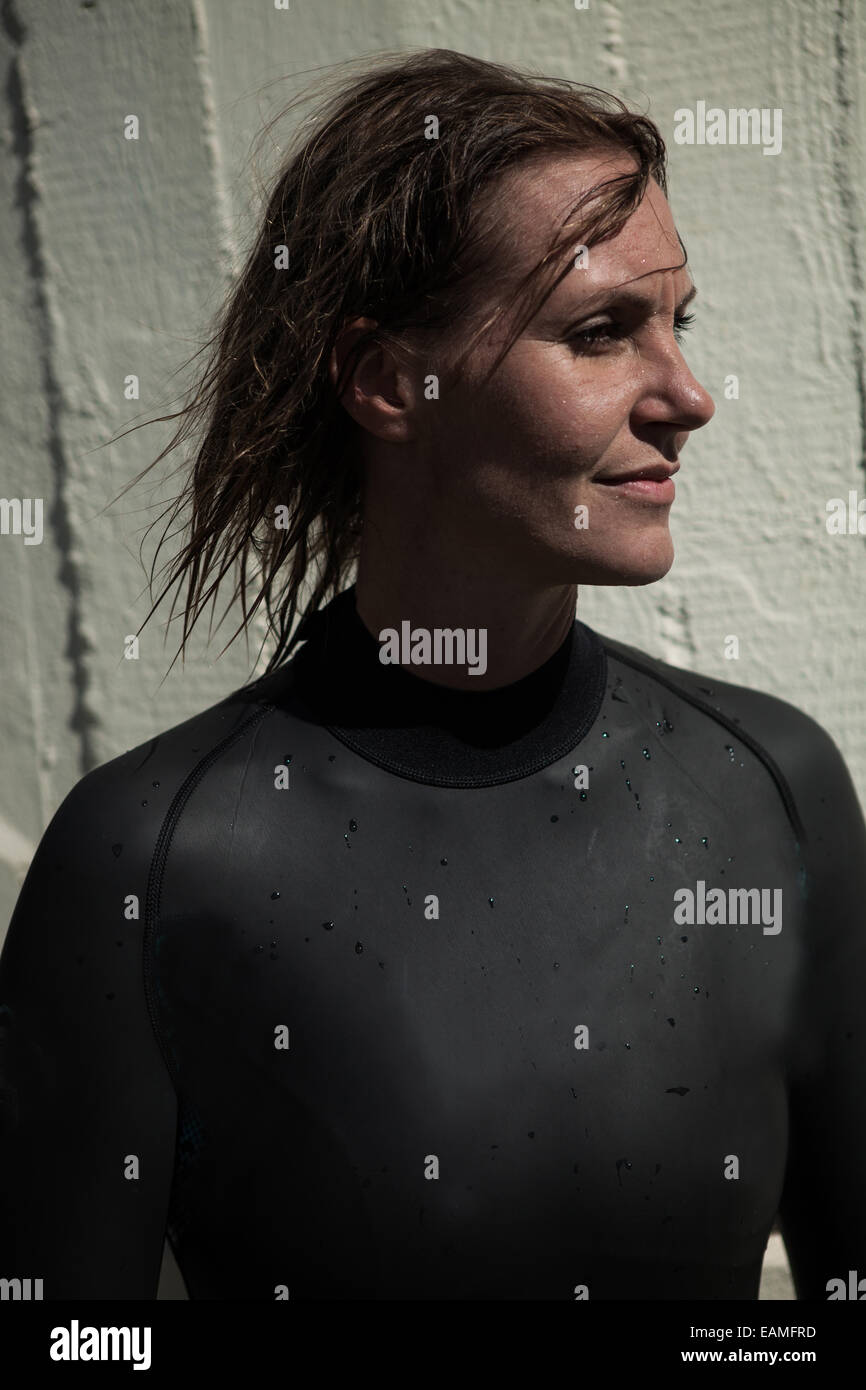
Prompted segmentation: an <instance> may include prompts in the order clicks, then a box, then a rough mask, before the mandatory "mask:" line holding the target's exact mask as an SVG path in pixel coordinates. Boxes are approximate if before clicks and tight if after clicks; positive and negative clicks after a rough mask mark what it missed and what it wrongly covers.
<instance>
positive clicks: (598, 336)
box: [568, 314, 695, 351]
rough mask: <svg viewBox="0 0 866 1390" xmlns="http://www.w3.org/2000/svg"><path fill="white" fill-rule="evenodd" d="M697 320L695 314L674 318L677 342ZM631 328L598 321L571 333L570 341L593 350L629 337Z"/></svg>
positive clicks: (680, 315) (579, 347) (679, 315)
mask: <svg viewBox="0 0 866 1390" xmlns="http://www.w3.org/2000/svg"><path fill="white" fill-rule="evenodd" d="M694 321H695V316H694V314H677V315H676V317H675V318H674V337H675V338H676V340H677V342H678V343H679V342H682V335H683V333H685V332H686V331H687V330H688V329H689V328H691V326H692V324H693V323H694ZM628 333H629V329H628V326H627V325H626V324H623V323H597V324H595V325H594V326H593V327H592V328H582V329H581V330H580V331H579V332H578V333H572V334H570V335H569V338H568V341H569V343H571V344H572V345H573V346H574V347H575V349H576V350H578V351H580V350H581V349H584V350H587V349H588V350H589V351H592V349H593V348H597V347H604V346H605V345H606V344H607V343H614V342H619V341H620V340H621V339H623V338H626V337H628Z"/></svg>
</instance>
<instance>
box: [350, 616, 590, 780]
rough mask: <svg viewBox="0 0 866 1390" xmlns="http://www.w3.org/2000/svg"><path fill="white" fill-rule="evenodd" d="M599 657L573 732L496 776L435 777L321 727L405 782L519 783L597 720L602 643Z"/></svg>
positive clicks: (570, 747) (570, 746) (579, 739)
mask: <svg viewBox="0 0 866 1390" xmlns="http://www.w3.org/2000/svg"><path fill="white" fill-rule="evenodd" d="M599 655H600V660H599V662H598V669H597V671H596V677H595V684H594V686H593V690H592V694H591V698H590V701H589V704H588V707H587V709H586V711H585V713H584V716H583V718H582V720H581V721H580V722H579V724H578V725H577V726H576V728H575V729H572V730H571V731H570V732H569V734H568V736H567V738H566V739H563V740H562V741H561V742H560V743H559V744H557V746H556V748H555V749H553V750H552V751H550V752H548V753H546V754H542V755H539V756H537V757H536V758H534V759H533V760H532V761H531V762H530V763H525V764H522V765H521V766H520V767H518V768H515V769H512V771H511V772H509V773H505V774H501V775H499V776H492V775H491V776H484V775H483V774H479V775H478V776H477V777H447V778H441V777H437V776H436V774H435V773H431V772H430V770H429V769H425V768H413V767H410V766H408V765H407V764H405V763H401V762H396V761H392V760H391V759H389V758H384V757H382V756H381V755H380V754H374V753H371V752H370V751H369V749H367V748H366V747H365V746H364V745H363V743H361V742H360V741H355V740H354V739H353V738H352V736H351V734H350V733H349V731H348V730H347V729H346V728H344V727H343V726H341V725H338V724H325V725H324V726H323V727H324V728H326V729H327V730H328V733H330V734H332V735H333V737H334V738H336V739H338V740H339V742H340V743H342V744H343V745H344V746H345V747H346V748H349V749H351V751H352V752H353V753H357V754H358V756H359V757H361V758H364V759H365V761H367V762H370V763H373V764H375V766H376V767H380V768H382V769H383V770H384V771H385V772H391V773H393V774H394V775H395V776H397V777H403V778H405V779H406V780H407V781H410V782H420V783H422V784H423V785H424V786H425V787H448V788H453V789H454V790H457V791H465V790H474V789H477V788H481V787H500V786H505V785H506V784H507V783H509V782H519V781H522V780H523V779H524V778H525V777H531V776H533V775H534V774H535V773H536V772H541V771H542V770H543V769H544V768H546V767H551V766H552V765H553V764H554V763H556V762H558V761H559V759H560V758H564V757H565V756H566V754H567V753H570V752H571V751H572V750H573V749H574V748H576V747H577V745H578V744H579V743H581V742H582V741H583V739H585V738H586V736H587V734H588V733H589V731H590V729H591V728H592V726H593V724H594V723H595V721H596V720H597V718H598V715H599V712H600V710H601V707H602V704H603V702H604V693H605V689H606V686H607V651H606V650H605V647H604V644H603V643H601V642H600V641H599Z"/></svg>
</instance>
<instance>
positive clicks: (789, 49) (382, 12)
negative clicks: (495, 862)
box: [0, 0, 866, 1287]
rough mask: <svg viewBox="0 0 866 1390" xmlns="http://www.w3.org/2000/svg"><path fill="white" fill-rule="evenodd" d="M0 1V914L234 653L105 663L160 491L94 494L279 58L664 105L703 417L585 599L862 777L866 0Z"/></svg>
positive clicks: (229, 228)
mask: <svg viewBox="0 0 866 1390" xmlns="http://www.w3.org/2000/svg"><path fill="white" fill-rule="evenodd" d="M277 3H278V4H280V3H282V0H277ZM2 15H3V19H2V23H0V67H2V74H0V75H2V88H3V92H4V94H5V95H4V100H3V103H2V108H0V109H2V116H0V120H2V157H0V286H2V288H0V295H2V318H0V361H2V364H3V371H2V380H0V437H2V441H3V448H2V466H0V482H2V486H0V493H2V495H3V496H5V497H7V498H8V497H21V498H25V497H41V498H43V499H44V509H45V522H44V539H43V542H42V544H41V545H32V546H25V545H24V543H23V537H21V536H11V535H7V536H0V593H2V596H3V602H2V611H0V643H2V653H3V687H2V689H3V700H2V707H0V721H2V754H0V757H2V778H0V931H2V930H3V928H4V927H5V923H6V921H7V920H8V917H9V914H10V912H11V909H12V906H13V904H14V900H15V897H16V894H17V890H18V887H19V885H20V882H21V880H22V878H23V874H24V871H25V869H26V866H27V863H28V861H29V858H30V855H31V854H32V850H33V847H34V845H35V843H36V841H37V840H38V838H39V836H40V835H41V833H42V831H43V829H44V827H45V825H46V824H47V821H48V819H49V818H50V815H51V814H52V812H53V810H54V809H55V807H56V806H57V805H58V804H59V802H60V800H61V799H62V797H63V795H64V794H65V792H66V791H67V790H68V789H69V788H70V787H71V786H72V784H73V783H74V782H75V781H76V780H77V779H78V777H79V776H80V775H81V774H82V773H83V772H84V771H86V770H87V769H88V768H90V767H92V766H94V765H96V764H97V763H99V762H103V761H105V760H106V759H108V758H110V757H112V756H114V755H115V754H117V753H119V752H122V751H123V750H124V749H126V748H128V747H131V746H133V745H134V744H136V743H138V742H140V741H141V740H143V739H145V738H146V737H148V736H149V735H150V734H152V733H154V732H156V731H158V730H159V729H162V728H166V727H168V726H170V725H171V724H173V723H176V722H177V721H179V720H180V719H183V718H185V717H186V716H187V715H189V714H191V713H193V712H195V711H196V710H198V709H201V708H203V707H205V706H206V705H208V704H211V703H213V702H214V701H215V700H217V699H218V698H220V697H221V696H222V695H224V694H226V693H227V692H228V691H230V690H231V689H233V688H234V687H236V686H237V685H239V684H242V683H243V681H244V680H246V679H247V677H248V675H249V671H250V667H249V664H248V661H247V658H246V655H245V653H244V651H243V649H242V648H241V647H236V648H233V649H231V650H230V652H229V653H227V654H226V655H225V656H224V657H222V658H221V659H220V660H219V662H218V663H216V662H215V661H214V658H215V656H216V653H217V651H218V650H219V645H220V644H217V645H215V646H214V647H213V649H212V654H211V658H208V656H207V654H206V653H205V652H204V650H203V648H202V645H201V644H199V645H198V647H197V648H196V651H195V654H194V656H193V657H192V658H191V659H190V660H188V662H187V664H186V668H185V670H184V671H182V672H181V671H180V669H179V668H176V669H175V671H174V672H173V673H172V675H171V676H170V677H169V678H168V679H167V680H166V681H165V683H164V684H162V683H161V682H162V680H163V677H164V675H165V671H166V668H167V666H168V662H169V659H170V656H171V655H172V654H173V650H174V647H173V645H172V644H171V643H169V645H168V646H167V647H164V646H163V645H162V641H161V638H160V635H159V630H158V628H157V627H155V626H154V627H152V628H150V627H149V628H148V629H146V630H145V635H144V638H143V641H142V647H141V659H140V660H139V661H125V660H124V659H123V639H124V636H125V635H126V634H127V633H130V632H133V631H134V630H135V629H136V627H137V626H138V624H139V623H140V621H141V619H142V617H143V615H144V613H145V611H146V603H145V598H144V577H143V571H142V569H141V567H140V565H139V562H138V560H137V550H138V546H139V543H140V541H141V539H142V535H143V528H144V526H145V525H146V524H147V522H148V520H150V519H152V517H153V515H154V514H155V513H154V512H153V510H150V511H148V508H151V507H152V506H153V504H154V501H155V499H156V498H158V497H159V496H162V497H163V498H165V497H167V496H169V495H170V484H168V485H164V486H162V488H160V489H156V490H154V488H153V486H152V484H151V485H146V486H142V487H140V488H137V489H135V490H134V491H133V492H132V493H131V494H128V495H127V496H126V498H125V499H124V500H123V501H122V502H121V503H119V504H118V505H116V506H114V507H112V508H110V509H109V510H107V511H106V510H105V508H106V506H107V504H108V503H109V502H110V500H111V499H112V497H114V496H116V495H117V493H119V491H120V489H121V488H122V487H123V486H124V485H125V484H126V483H127V482H128V481H129V480H130V479H131V478H132V477H133V476H134V475H135V474H136V472H137V471H138V470H139V469H141V468H142V467H144V465H145V464H146V463H148V462H149V461H150V460H151V459H152V458H153V457H155V455H156V454H157V453H158V451H159V449H160V448H161V447H162V446H163V444H164V443H165V442H166V441H167V439H168V434H169V431H168V427H167V426H152V427H149V428H148V429H146V430H142V431H140V432H137V433H135V434H133V435H131V436H129V437H128V438H126V439H125V440H122V441H121V442H120V443H118V444H116V445H113V446H111V447H110V448H101V447H99V446H100V445H101V444H103V442H104V441H105V440H106V439H107V438H109V437H110V436H111V435H113V434H114V433H115V432H117V431H118V430H120V429H122V428H124V427H126V426H128V425H130V424H132V423H134V422H136V421H138V420H143V419H146V418H148V417H150V416H152V415H155V414H160V413H164V412H165V411H166V410H167V409H171V408H172V405H171V402H172V401H174V400H175V399H176V398H177V397H178V396H179V393H180V389H181V386H182V384H183V379H181V380H180V381H178V380H175V381H174V382H172V381H171V380H170V373H171V372H172V371H174V370H175V369H176V368H177V367H178V365H179V364H180V363H181V362H182V361H183V359H184V358H185V357H186V356H187V355H188V354H189V353H190V351H191V350H192V349H193V347H194V346H195V344H196V341H200V340H201V334H202V332H203V330H204V328H205V326H206V323H207V319H208V316H209V315H210V314H211V313H212V312H213V311H214V310H215V309H216V307H217V305H218V304H219V302H220V300H221V298H222V296H223V294H224V293H225V290H226V288H227V286H228V284H229V281H230V275H231V271H232V266H233V264H236V262H237V248H238V247H240V246H242V245H243V243H244V240H245V238H246V236H247V235H248V233H249V230H250V226H251V223H250V207H251V203H250V199H251V195H252V193H253V181H252V178H251V174H250V171H249V169H246V168H245V167H244V166H245V161H246V159H247V155H248V152H249V147H250V142H251V140H252V138H253V136H254V135H255V134H256V132H257V131H258V130H259V129H260V127H261V124H262V122H263V120H264V119H266V118H267V117H268V116H269V115H271V114H273V113H274V112H275V111H276V110H277V109H279V107H280V106H282V104H283V102H284V101H285V99H286V98H287V96H288V95H289V94H290V92H292V91H294V90H295V89H296V86H297V82H298V79H297V78H294V80H291V81H290V80H289V79H293V75H296V74H300V73H305V74H306V76H305V77H304V78H303V79H301V80H302V81H309V80H310V78H311V77H312V76H313V73H312V71H311V70H312V69H315V68H318V67H321V66H322V65H328V64H333V63H335V62H337V61H339V60H342V59H345V58H352V57H358V56H361V55H370V56H374V55H376V54H377V53H379V52H380V51H382V50H384V49H400V48H414V47H427V46H436V47H447V48H456V49H460V50H463V51H466V52H470V53H474V54H478V55H479V56H482V57H488V58H492V59H495V60H498V61H503V62H514V63H519V64H524V65H528V66H530V67H532V68H534V69H536V70H538V71H540V72H546V73H549V74H552V75H561V76H567V77H572V78H577V79H579V80H582V81H586V82H590V83H594V84H597V85H600V86H603V87H605V86H606V87H609V88H612V89H613V90H615V91H617V92H618V93H619V94H620V95H621V96H623V97H625V98H626V99H627V100H629V101H630V102H631V103H632V104H634V105H637V106H639V107H640V108H641V109H645V110H646V111H647V112H648V114H649V115H651V116H652V117H653V118H654V119H655V120H656V122H657V123H658V124H659V126H660V127H661V130H662V133H663V135H664V136H665V138H666V139H667V140H668V143H669V146H670V156H671V157H670V177H671V199H672V203H673V207H674V211H675V214H676V216H677V220H678V225H679V229H680V233H681V235H682V237H683V239H684V241H685V243H686V246H687V247H688V250H689V256H690V261H691V265H692V269H693V274H694V276H695V279H696V281H697V283H698V285H699V287H700V327H699V328H698V329H697V330H696V331H695V332H694V333H693V334H692V337H691V339H690V340H689V342H690V346H689V348H688V351H689V356H690V360H691V362H692V364H693V366H694V369H695V371H696V373H697V375H698V376H699V378H700V379H701V380H702V381H703V382H704V384H705V385H706V387H707V389H708V390H709V391H710V393H711V394H712V395H713V397H714V398H715V399H716V402H717V412H716V416H715V419H714V420H713V422H712V424H711V425H710V426H709V427H708V428H707V429H706V430H702V431H700V433H699V434H698V435H697V436H696V437H695V439H694V440H693V441H692V443H691V444H690V446H689V449H688V450H687V452H686V454H685V455H684V460H683V462H684V467H683V470H682V472H681V473H680V475H679V478H678V484H677V486H678V501H677V505H676V508H675V511H674V521H673V526H674V529H675V537H676V541H677V551H678V558H677V562H676V565H675V567H674V569H673V570H672V572H671V573H670V575H669V576H668V577H667V578H666V579H665V580H663V581H662V582H661V583H659V584H656V585H653V586H650V587H649V588H646V589H623V590H585V591H584V592H583V593H582V595H581V600H580V606H579V613H580V615H581V616H582V617H583V618H584V619H585V620H586V621H588V622H590V623H592V624H594V625H595V626H597V627H598V628H600V629H601V630H602V631H603V632H606V633H608V634H610V635H611V636H614V637H619V638H621V639H623V640H625V641H628V642H631V643H633V644H635V645H637V646H640V647H643V648H645V649H646V650H648V651H650V652H652V653H654V654H657V655H660V656H662V657H664V658H666V659H667V660H669V661H674V662H676V663H678V664H681V665H685V666H688V667H692V668H694V669H698V670H701V671H704V672H706V673H709V674H715V675H716V676H717V677H718V678H720V679H725V680H729V681H734V682H736V683H739V684H744V685H753V686H757V687H760V688H761V689H764V690H767V691H770V692H772V693H774V694H778V695H781V696H783V697H784V698H786V699H788V700H790V701H791V702H792V703H794V704H797V705H799V706H801V707H802V708H803V709H805V710H807V711H808V712H809V713H810V714H811V715H813V716H814V717H815V718H817V719H818V720H819V721H820V722H821V723H823V724H824V725H825V727H826V728H827V729H828V730H829V731H830V733H831V734H832V735H833V736H834V738H835V739H836V740H837V742H838V743H839V745H840V747H841V748H842V750H843V752H844V754H845V755H846V757H847V759H848V762H849V766H850V767H851V770H852V773H853V775H854V777H855V780H856V781H857V784H858V787H859V790H860V794H861V799H863V800H866V681H864V674H866V667H864V655H863V614H864V613H866V567H864V558H866V541H864V538H863V537H862V536H858V535H854V536H831V535H829V534H828V532H827V529H826V525H825V518H826V512H825V506H826V502H827V500H828V499H829V498H833V497H845V498H847V495H848V493H849V491H850V490H855V491H856V492H857V496H858V498H863V497H864V496H866V475H864V465H866V366H864V362H866V331H864V275H866V269H864V267H866V235H864V225H866V219H864V198H866V168H864V159H863V153H862V151H863V148H864V144H863V142H864V133H866V132H864V125H866V121H864V84H866V63H864V50H866V7H863V6H859V7H858V6H857V5H856V4H855V3H854V0H839V3H835V4H830V3H829V0H827V2H826V3H814V0H764V2H763V3H762V4H761V5H760V6H756V5H755V4H754V3H753V0H728V3H726V4H724V5H712V4H708V3H706V0H656V2H655V3H651V4H650V3H647V0H619V3H617V4H614V3H607V0H588V5H587V8H586V9H585V10H578V9H577V8H576V7H575V4H574V2H573V0H423V2H422V0H289V3H288V8H286V9H277V8H276V5H275V3H274V0H146V3H145V0H8V3H7V4H6V5H5V6H4V7H3V10H2ZM700 100H703V101H705V102H706V103H707V104H708V105H709V106H713V105H716V106H720V107H723V108H725V109H727V108H729V107H731V106H757V107H759V108H764V107H766V108H771V109H772V108H781V109H782V112H783V127H782V132H783V143H782V151H781V153H780V154H778V155H777V156H765V155H764V154H763V153H762V150H761V148H760V147H754V146H737V145H735V146H709V145H704V146H699V145H694V146H679V145H676V144H674V143H673V128H674V112H675V111H676V110H677V109H678V108H681V107H685V106H689V107H694V106H695V104H696V103H697V102H698V101H700ZM129 114H135V115H137V116H138V117H139V120H140V123H141V134H140V139H139V140H137V141H128V140H126V139H124V137H123V124H124V119H125V117H126V116H127V115H129ZM132 373H134V374H136V375H137V376H138V377H139V379H140V383H141V396H140V400H139V401H137V402H130V401H129V400H127V399H125V396H124V380H125V378H126V377H127V376H128V375H129V374H132ZM730 374H735V375H736V376H737V378H738V379H739V399H737V400H727V399H725V395H724V383H725V379H726V378H727V377H728V376H729V375H730ZM145 553H146V554H149V553H151V551H146V552H145ZM731 634H733V635H736V636H737V637H738V638H739V642H740V655H739V659H738V660H736V661H731V660H727V659H726V658H725V656H724V643H725V638H726V637H727V636H729V635H731ZM226 635H227V634H226ZM774 1277H775V1276H774ZM774 1287H778V1285H774Z"/></svg>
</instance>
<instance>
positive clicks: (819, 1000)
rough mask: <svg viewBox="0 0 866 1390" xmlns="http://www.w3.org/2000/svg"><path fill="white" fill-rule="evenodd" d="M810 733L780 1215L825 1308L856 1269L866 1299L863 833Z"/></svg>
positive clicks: (804, 755)
mask: <svg viewBox="0 0 866 1390" xmlns="http://www.w3.org/2000/svg"><path fill="white" fill-rule="evenodd" d="M805 722H807V721H804V723H805ZM808 724H809V726H810V727H809V731H808V736H806V737H804V738H801V740H800V742H799V754H798V757H797V759H796V760H794V759H793V758H790V759H786V761H788V762H789V764H792V763H793V762H794V761H796V763H797V769H798V770H797V773H796V775H795V777H792V784H793V789H794V791H795V796H796V800H797V805H798V808H799V810H800V813H801V815H802V818H803V821H804V825H805V830H806V842H805V845H804V861H805V875H804V882H803V890H802V891H804V892H805V893H806V895H807V904H808V941H807V943H806V952H805V956H804V963H803V984H802V992H801V1005H800V1009H799V1018H798V1022H799V1036H800V1048H799V1058H798V1062H797V1065H796V1067H795V1072H794V1075H793V1076H792V1078H791V1083H790V1091H789V1095H790V1113H789V1123H790V1130H789V1158H788V1165H787V1172H786V1179H785V1188H784V1193H783V1197H782V1202H781V1206H780V1217H781V1225H782V1233H783V1236H784V1239H785V1244H786V1246H787V1250H788V1255H789V1258H790V1262H791V1269H792V1273H793V1276H794V1283H795V1287H796V1290H797V1296H798V1298H805V1299H822V1300H824V1299H827V1298H828V1297H829V1296H830V1292H829V1291H828V1284H829V1283H830V1281H831V1280H839V1281H844V1285H845V1286H846V1287H848V1285H849V1271H852V1270H853V1271H858V1274H857V1276H856V1277H857V1278H858V1279H860V1278H863V1279H864V1284H863V1287H862V1290H861V1293H862V1295H864V1296H866V827H864V821H863V815H862V812H861V809H860V805H859V803H858V799H857V795H856V793H855V790H854V787H853V785H852V782H851V778H850V776H849V774H848V770H847V768H846V766H845V763H844V761H843V759H842V757H841V754H840V753H839V751H838V749H837V748H836V746H835V744H834V743H833V742H832V740H831V739H830V738H829V736H828V735H827V734H826V733H825V732H824V731H823V730H822V729H820V728H819V726H817V725H815V724H813V723H812V721H811V720H810V721H808ZM834 1287H835V1288H837V1289H838V1288H839V1285H836V1286H834ZM837 1296H838V1295H837ZM844 1296H847V1297H850V1296H851V1295H850V1293H848V1294H846V1295H844Z"/></svg>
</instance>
